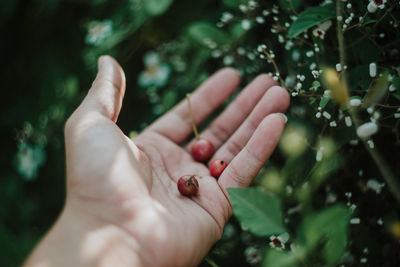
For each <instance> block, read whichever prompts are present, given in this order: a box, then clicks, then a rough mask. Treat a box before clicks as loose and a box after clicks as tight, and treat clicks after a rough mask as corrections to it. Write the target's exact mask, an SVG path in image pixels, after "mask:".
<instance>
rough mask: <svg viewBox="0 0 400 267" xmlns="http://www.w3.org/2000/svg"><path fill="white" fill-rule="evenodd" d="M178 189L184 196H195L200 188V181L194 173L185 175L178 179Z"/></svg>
mask: <svg viewBox="0 0 400 267" xmlns="http://www.w3.org/2000/svg"><path fill="white" fill-rule="evenodd" d="M177 185H178V190H179V192H180V193H181V194H182V195H184V196H194V195H196V194H197V191H198V190H199V182H197V179H196V177H195V176H194V175H184V176H182V177H181V178H179V180H178V183H177Z"/></svg>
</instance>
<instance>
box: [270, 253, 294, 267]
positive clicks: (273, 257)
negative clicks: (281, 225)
mask: <svg viewBox="0 0 400 267" xmlns="http://www.w3.org/2000/svg"><path fill="white" fill-rule="evenodd" d="M262 266H263V267H295V266H298V264H297V262H296V255H295V254H294V253H293V252H286V251H278V250H276V249H269V250H268V251H267V254H266V256H265V259H264V262H263V265H262Z"/></svg>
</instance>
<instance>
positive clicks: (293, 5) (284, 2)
mask: <svg viewBox="0 0 400 267" xmlns="http://www.w3.org/2000/svg"><path fill="white" fill-rule="evenodd" d="M302 3H303V0H279V4H280V6H281V7H282V9H283V10H285V11H287V12H293V10H297V9H298V8H299V7H300V6H301V4H302Z"/></svg>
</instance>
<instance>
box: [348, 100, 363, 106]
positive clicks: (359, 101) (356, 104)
mask: <svg viewBox="0 0 400 267" xmlns="http://www.w3.org/2000/svg"><path fill="white" fill-rule="evenodd" d="M360 105H361V99H359V98H352V99H350V106H352V107H358V106H360Z"/></svg>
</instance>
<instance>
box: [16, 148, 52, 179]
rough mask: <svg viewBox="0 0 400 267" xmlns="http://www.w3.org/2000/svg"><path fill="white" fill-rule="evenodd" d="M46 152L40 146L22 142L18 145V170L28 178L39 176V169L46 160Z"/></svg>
mask: <svg viewBox="0 0 400 267" xmlns="http://www.w3.org/2000/svg"><path fill="white" fill-rule="evenodd" d="M45 158H46V155H45V152H44V151H43V149H42V148H41V147H39V146H30V145H29V144H27V143H25V142H22V143H20V144H19V146H18V152H17V155H16V158H15V163H16V167H17V170H18V172H19V173H20V174H21V175H22V176H24V177H25V178H26V179H27V180H32V179H33V178H35V177H36V176H37V173H38V169H39V167H40V166H42V165H43V163H44V162H45Z"/></svg>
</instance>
